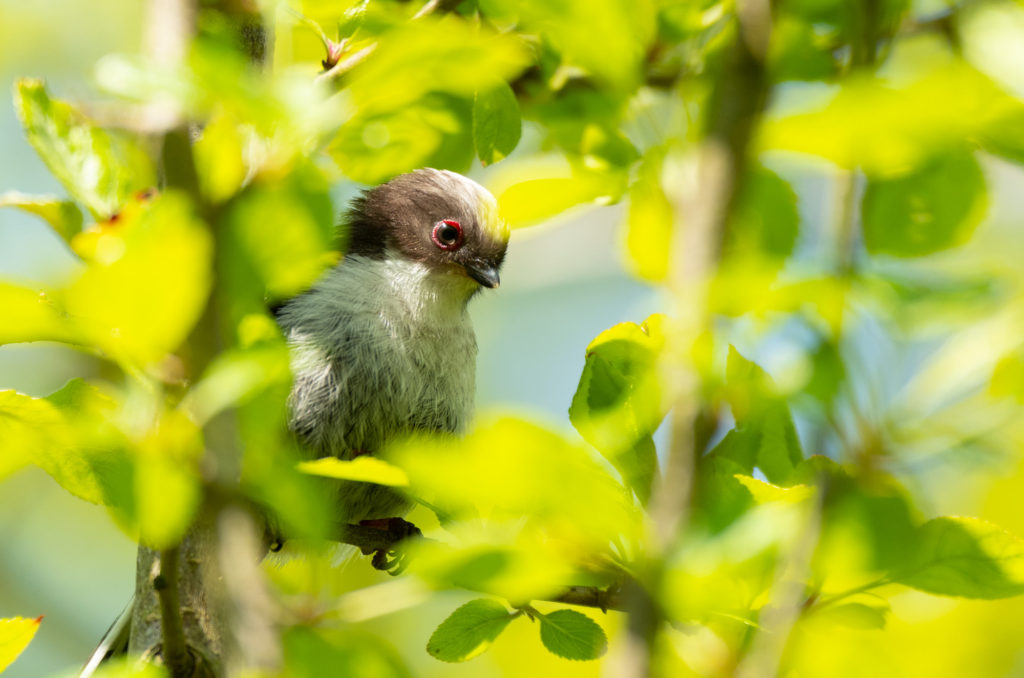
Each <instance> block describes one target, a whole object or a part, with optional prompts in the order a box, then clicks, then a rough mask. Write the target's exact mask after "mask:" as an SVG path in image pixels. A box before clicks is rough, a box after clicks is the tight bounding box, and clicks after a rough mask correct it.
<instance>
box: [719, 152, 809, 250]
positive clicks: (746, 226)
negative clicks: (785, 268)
mask: <svg viewBox="0 0 1024 678" xmlns="http://www.w3.org/2000/svg"><path fill="white" fill-rule="evenodd" d="M799 228H800V213H799V212H798V211H797V206H796V193H794V192H793V189H792V188H791V187H790V185H789V184H788V183H787V182H786V181H785V180H784V179H783V178H782V177H780V176H779V175H777V174H775V173H774V172H772V171H771V170H768V169H767V168H764V167H758V168H755V169H753V170H752V171H750V172H748V173H747V175H746V180H745V181H744V182H743V188H742V190H741V192H740V195H739V198H738V202H737V205H736V210H735V212H734V214H733V215H732V221H731V222H730V224H729V230H728V231H727V232H726V240H725V249H726V252H728V253H729V254H731V255H733V256H735V255H746V256H748V257H749V256H755V257H764V258H769V257H770V258H779V259H782V258H785V257H787V256H789V254H790V253H791V252H792V251H793V246H794V245H795V244H796V238H797V234H798V232H799Z"/></svg>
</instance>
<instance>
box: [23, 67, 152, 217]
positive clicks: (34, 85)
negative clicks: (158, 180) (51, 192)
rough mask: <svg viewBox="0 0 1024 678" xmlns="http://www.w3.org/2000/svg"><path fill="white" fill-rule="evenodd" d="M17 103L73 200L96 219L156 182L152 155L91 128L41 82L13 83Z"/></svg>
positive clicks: (38, 147)
mask: <svg viewBox="0 0 1024 678" xmlns="http://www.w3.org/2000/svg"><path fill="white" fill-rule="evenodd" d="M14 103H15V108H16V110H17V112H18V117H19V118H20V120H21V124H22V125H23V126H24V127H25V132H26V134H27V135H28V140H29V142H30V143H31V144H32V146H33V148H35V149H36V152H37V153H39V156H40V157H41V158H42V159H43V162H45V163H46V166H47V167H48V168H49V169H50V171H51V172H52V173H53V175H54V176H55V177H57V179H58V180H59V181H60V182H61V183H62V184H63V185H64V187H65V188H66V189H67V190H68V192H69V193H70V194H71V196H72V197H73V198H75V200H78V201H79V202H81V203H83V204H84V205H85V206H86V207H88V208H89V211H91V212H92V213H93V215H94V216H96V217H98V218H107V217H109V216H111V215H113V214H115V213H116V212H117V211H118V209H119V207H120V205H121V204H122V203H123V202H124V201H125V199H127V198H128V196H130V195H131V194H133V193H135V192H136V191H139V190H141V189H144V188H148V187H150V186H152V185H154V183H155V178H154V172H153V167H152V165H151V164H150V162H149V159H148V157H147V156H146V155H145V154H144V153H143V152H142V151H141V150H140V149H138V148H136V147H135V146H134V145H132V144H131V143H129V142H128V141H127V139H124V138H120V137H115V136H114V135H112V134H110V133H107V132H105V131H103V130H101V129H98V128H96V127H93V126H92V125H90V124H89V123H88V122H86V121H85V120H84V118H83V117H82V116H81V115H80V114H79V113H78V112H77V111H76V110H75V109H74V108H72V107H71V106H70V105H69V104H67V103H65V102H63V101H60V100H57V99H51V98H50V96H49V94H47V92H46V88H45V87H44V86H43V83H42V82H41V81H39V80H33V79H28V78H24V79H22V80H19V81H18V82H17V83H16V84H15V89H14Z"/></svg>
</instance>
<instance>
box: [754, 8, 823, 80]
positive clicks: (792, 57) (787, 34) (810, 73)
mask: <svg viewBox="0 0 1024 678" xmlns="http://www.w3.org/2000/svg"><path fill="white" fill-rule="evenodd" d="M786 9H787V10H789V9H791V8H790V6H789V5H787V7H786ZM839 43H840V39H839V36H838V35H836V33H834V32H831V31H822V30H820V25H818V26H816V25H814V24H813V23H811V22H808V21H802V20H800V19H796V18H794V17H791V16H786V15H783V16H781V17H779V19H778V20H777V21H776V22H775V23H774V24H773V25H772V41H771V46H770V50H769V55H768V67H769V69H770V70H771V72H772V80H774V81H776V82H779V81H785V80H829V79H831V78H833V77H835V76H836V75H837V74H838V72H839V67H838V64H837V63H836V60H835V58H834V57H833V53H834V51H835V50H836V48H837V47H838V46H839Z"/></svg>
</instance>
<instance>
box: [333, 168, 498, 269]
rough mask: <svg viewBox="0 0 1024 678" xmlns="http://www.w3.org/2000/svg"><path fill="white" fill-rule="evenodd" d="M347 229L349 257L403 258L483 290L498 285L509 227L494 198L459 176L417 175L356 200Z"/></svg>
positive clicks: (438, 172) (432, 171) (428, 171)
mask: <svg viewBox="0 0 1024 678" xmlns="http://www.w3.org/2000/svg"><path fill="white" fill-rule="evenodd" d="M347 223H348V252H349V254H355V255H359V256H364V257H369V258H375V259H385V258H388V257H402V258H404V259H407V260H409V261H414V262H418V263H421V264H423V265H424V266H426V267H428V268H429V269H430V270H431V271H433V272H437V273H440V274H445V275H460V276H463V277H466V278H467V279H469V280H473V281H476V283H478V284H479V285H482V286H483V287H497V286H498V283H499V281H500V279H499V277H498V271H499V269H500V268H501V264H502V261H504V259H505V249H506V247H507V245H508V235H509V231H508V226H507V225H506V224H505V223H504V222H503V221H502V220H501V218H500V217H499V216H498V207H497V203H496V201H495V200H494V196H492V195H491V194H490V193H489V192H488V191H487V189H485V188H484V187H483V186H481V185H480V184H478V183H476V182H475V181H473V180H472V179H467V178H466V177H464V176H462V175H459V174H456V173H454V172H449V171H447V170H435V169H421V170H416V171H415V172H410V173H409V174H403V175H401V176H398V177H395V178H394V179H392V180H391V181H389V182H387V183H386V184H382V185H380V186H377V187H376V188H373V189H370V190H369V191H366V192H365V193H364V194H363V195H362V196H361V197H360V198H358V199H357V200H355V201H354V203H353V205H352V209H351V211H350V213H349V215H348V219H347ZM467 282H468V280H467ZM477 289H479V288H477Z"/></svg>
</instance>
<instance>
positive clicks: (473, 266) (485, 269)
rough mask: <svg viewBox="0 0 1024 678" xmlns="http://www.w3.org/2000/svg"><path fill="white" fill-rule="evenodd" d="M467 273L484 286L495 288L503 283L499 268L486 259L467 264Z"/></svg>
mask: <svg viewBox="0 0 1024 678" xmlns="http://www.w3.org/2000/svg"><path fill="white" fill-rule="evenodd" d="M466 273H468V274H469V277H470V278H472V279H473V280H475V281H477V282H478V283H480V284H481V285H483V286H484V287H490V288H492V289H493V288H495V287H497V286H498V285H500V284H501V278H499V277H498V269H497V268H496V267H495V266H492V265H491V264H488V263H487V262H484V261H474V262H471V263H468V264H466Z"/></svg>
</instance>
